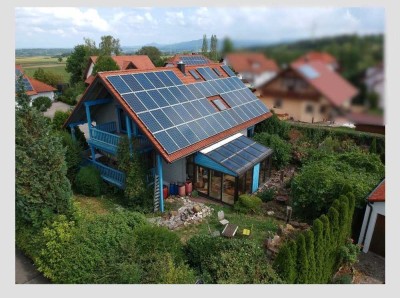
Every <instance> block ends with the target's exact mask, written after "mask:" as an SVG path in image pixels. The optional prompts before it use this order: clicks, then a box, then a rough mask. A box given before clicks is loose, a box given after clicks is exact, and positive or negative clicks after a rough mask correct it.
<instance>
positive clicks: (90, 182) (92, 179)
mask: <svg viewBox="0 0 400 298" xmlns="http://www.w3.org/2000/svg"><path fill="white" fill-rule="evenodd" d="M103 183H104V182H103V179H102V178H101V176H100V172H99V170H98V169H96V168H95V167H94V166H87V167H82V168H81V169H80V170H79V172H78V174H77V175H76V178H75V184H74V186H75V187H74V188H75V190H76V191H77V192H78V193H79V194H82V195H85V196H93V197H96V196H99V195H100V194H101V192H102V187H103Z"/></svg>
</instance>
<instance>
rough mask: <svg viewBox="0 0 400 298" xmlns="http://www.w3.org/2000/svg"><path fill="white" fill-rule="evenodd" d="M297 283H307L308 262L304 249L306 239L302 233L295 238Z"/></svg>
mask: <svg viewBox="0 0 400 298" xmlns="http://www.w3.org/2000/svg"><path fill="white" fill-rule="evenodd" d="M297 272H298V273H297V283H299V284H307V283H308V275H309V263H308V256H307V249H306V239H305V237H304V235H303V234H300V235H299V236H298V238H297Z"/></svg>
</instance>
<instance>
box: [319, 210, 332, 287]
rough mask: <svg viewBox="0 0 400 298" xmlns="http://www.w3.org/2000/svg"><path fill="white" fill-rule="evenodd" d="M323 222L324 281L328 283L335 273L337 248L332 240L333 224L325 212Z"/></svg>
mask: <svg viewBox="0 0 400 298" xmlns="http://www.w3.org/2000/svg"><path fill="white" fill-rule="evenodd" d="M320 219H321V221H322V224H323V234H324V266H323V282H324V283H327V282H328V281H329V280H330V279H331V277H332V273H333V266H334V264H335V256H336V254H335V252H336V250H335V248H334V247H333V245H332V242H331V226H330V222H329V219H328V217H327V216H326V215H325V214H323V215H321V217H320Z"/></svg>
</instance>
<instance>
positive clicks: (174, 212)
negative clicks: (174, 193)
mask: <svg viewBox="0 0 400 298" xmlns="http://www.w3.org/2000/svg"><path fill="white" fill-rule="evenodd" d="M170 213H171V216H177V215H178V211H175V210H173V211H171V212H170Z"/></svg>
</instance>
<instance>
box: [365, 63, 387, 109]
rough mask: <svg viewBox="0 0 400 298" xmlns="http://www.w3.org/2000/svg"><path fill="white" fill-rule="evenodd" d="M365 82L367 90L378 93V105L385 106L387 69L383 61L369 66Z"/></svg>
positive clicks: (382, 107)
mask: <svg viewBox="0 0 400 298" xmlns="http://www.w3.org/2000/svg"><path fill="white" fill-rule="evenodd" d="M364 84H365V86H366V87H367V92H369V93H370V92H375V93H376V94H378V107H379V108H381V109H384V108H385V69H384V66H383V63H379V64H378V65H376V66H373V67H369V68H367V70H366V71H365V77H364Z"/></svg>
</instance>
